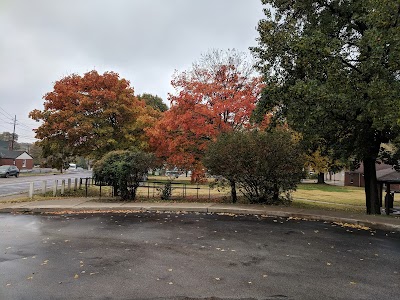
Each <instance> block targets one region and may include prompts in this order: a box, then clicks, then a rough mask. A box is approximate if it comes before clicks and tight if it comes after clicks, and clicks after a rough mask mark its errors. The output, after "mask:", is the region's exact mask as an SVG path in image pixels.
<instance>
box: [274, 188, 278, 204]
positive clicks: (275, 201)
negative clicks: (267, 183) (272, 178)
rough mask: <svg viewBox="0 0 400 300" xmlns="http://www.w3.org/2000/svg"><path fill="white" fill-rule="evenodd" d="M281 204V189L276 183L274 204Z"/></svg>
mask: <svg viewBox="0 0 400 300" xmlns="http://www.w3.org/2000/svg"><path fill="white" fill-rule="evenodd" d="M278 202H279V187H278V185H277V184H276V183H275V184H274V196H273V203H274V204H276V203H278Z"/></svg>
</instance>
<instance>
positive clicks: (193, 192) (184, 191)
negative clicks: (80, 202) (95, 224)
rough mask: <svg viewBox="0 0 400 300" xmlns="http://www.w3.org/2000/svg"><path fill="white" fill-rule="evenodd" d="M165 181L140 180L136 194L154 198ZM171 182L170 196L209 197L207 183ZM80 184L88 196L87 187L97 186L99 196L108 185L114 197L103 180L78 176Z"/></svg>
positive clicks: (209, 191)
mask: <svg viewBox="0 0 400 300" xmlns="http://www.w3.org/2000/svg"><path fill="white" fill-rule="evenodd" d="M166 183H167V182H165V181H141V182H140V184H139V187H138V192H137V195H138V196H141V197H147V198H156V197H159V196H160V193H161V190H162V188H164V186H165V184H166ZM170 184H171V198H177V197H179V198H187V197H192V198H196V199H199V198H200V197H201V198H208V199H211V187H210V186H207V185H199V184H188V183H182V182H173V181H172V182H170ZM80 186H81V187H84V188H85V196H86V197H88V193H89V187H90V186H98V187H99V194H98V195H99V197H100V198H101V197H102V196H104V195H102V188H104V187H110V188H111V196H112V197H115V196H116V195H115V192H114V187H113V186H110V185H108V184H105V183H104V182H98V181H95V180H94V178H93V177H85V178H80Z"/></svg>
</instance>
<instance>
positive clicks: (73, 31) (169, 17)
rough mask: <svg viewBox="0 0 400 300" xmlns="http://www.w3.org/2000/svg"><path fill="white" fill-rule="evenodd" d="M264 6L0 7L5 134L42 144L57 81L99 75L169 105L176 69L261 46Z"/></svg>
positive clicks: (0, 121) (91, 3)
mask: <svg viewBox="0 0 400 300" xmlns="http://www.w3.org/2000/svg"><path fill="white" fill-rule="evenodd" d="M262 9H263V7H262V4H261V0H57V1H55V0H34V1H33V0H0V66H1V68H0V132H3V131H9V132H12V130H13V124H12V121H11V119H12V118H13V117H14V115H16V116H17V128H16V133H17V134H19V136H20V138H19V141H24V142H34V139H33V136H34V134H33V133H32V132H31V131H32V128H35V127H36V126H37V125H36V124H38V123H35V122H34V121H33V120H30V119H29V118H28V113H29V112H30V111H31V110H33V109H35V108H37V109H43V102H44V101H43V99H42V97H43V95H44V94H45V93H47V92H49V91H51V90H52V87H53V84H54V82H55V81H57V80H59V79H61V78H62V77H64V76H66V75H69V74H71V73H78V74H83V73H85V72H88V71H91V70H93V69H95V70H97V71H98V72H99V73H103V72H105V71H114V72H117V73H119V74H120V76H121V77H123V78H126V79H128V80H129V81H130V82H131V86H133V88H134V89H135V94H142V93H144V92H147V93H151V94H156V95H158V96H160V97H161V98H163V100H164V102H166V103H167V94H168V93H171V92H173V89H172V87H171V85H170V81H171V78H172V75H173V73H174V70H178V71H184V70H187V69H188V68H190V66H191V64H192V63H193V62H194V61H196V60H198V59H199V58H200V56H201V54H202V53H205V52H207V51H208V50H209V49H212V48H217V49H232V48H235V49H238V50H240V51H244V52H249V51H248V48H249V47H250V46H255V45H256V44H257V43H256V41H255V39H256V37H257V35H258V34H257V31H256V26H257V23H258V21H259V20H260V19H261V18H262V17H263V13H262Z"/></svg>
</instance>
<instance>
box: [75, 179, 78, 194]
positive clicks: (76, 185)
mask: <svg viewBox="0 0 400 300" xmlns="http://www.w3.org/2000/svg"><path fill="white" fill-rule="evenodd" d="M77 188H78V178H76V177H75V180H74V191H76V189H77Z"/></svg>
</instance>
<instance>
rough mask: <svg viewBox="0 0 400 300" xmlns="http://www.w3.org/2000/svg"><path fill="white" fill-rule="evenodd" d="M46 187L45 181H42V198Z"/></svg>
mask: <svg viewBox="0 0 400 300" xmlns="http://www.w3.org/2000/svg"><path fill="white" fill-rule="evenodd" d="M46 185H47V181H46V180H43V182H42V194H43V196H46V190H47V187H46Z"/></svg>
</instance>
